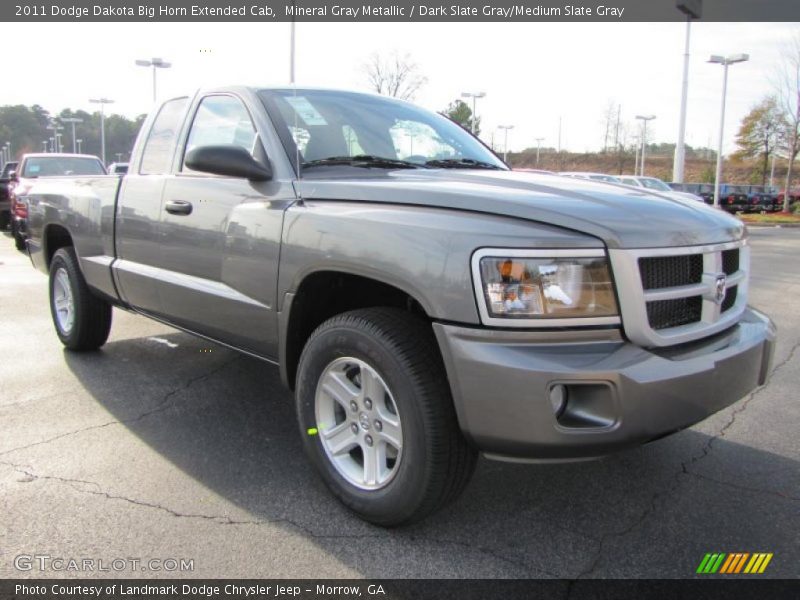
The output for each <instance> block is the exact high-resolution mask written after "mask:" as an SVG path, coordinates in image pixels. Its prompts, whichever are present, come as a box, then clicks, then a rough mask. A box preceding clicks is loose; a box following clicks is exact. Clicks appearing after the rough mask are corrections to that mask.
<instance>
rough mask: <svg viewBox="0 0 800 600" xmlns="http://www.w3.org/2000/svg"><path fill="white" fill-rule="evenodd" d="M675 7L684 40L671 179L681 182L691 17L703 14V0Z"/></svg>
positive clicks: (685, 0) (686, 0) (678, 2)
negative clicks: (681, 18)
mask: <svg viewBox="0 0 800 600" xmlns="http://www.w3.org/2000/svg"><path fill="white" fill-rule="evenodd" d="M675 7H676V8H677V9H678V10H679V11H681V12H682V13H683V14H685V15H686V41H685V43H684V46H683V85H682V87H681V113H680V117H679V118H678V141H677V143H676V144H675V159H674V161H673V163H672V181H674V182H675V183H683V176H684V166H685V162H686V144H685V138H686V101H687V96H688V93H689V41H690V39H691V32H692V19H700V18H701V17H702V16H703V0H676V2H675Z"/></svg>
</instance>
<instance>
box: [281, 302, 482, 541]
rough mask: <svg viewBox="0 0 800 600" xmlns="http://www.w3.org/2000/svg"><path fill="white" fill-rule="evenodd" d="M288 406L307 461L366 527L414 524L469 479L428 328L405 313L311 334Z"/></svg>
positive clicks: (467, 453)
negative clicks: (368, 524)
mask: <svg viewBox="0 0 800 600" xmlns="http://www.w3.org/2000/svg"><path fill="white" fill-rule="evenodd" d="M296 398H297V412H298V419H299V422H300V428H301V433H302V435H303V440H304V445H305V449H306V453H307V454H308V456H309V458H310V459H311V461H312V462H313V463H314V465H315V467H316V468H317V470H318V471H319V473H320V475H321V476H322V478H323V480H324V481H325V483H326V484H327V485H328V487H329V488H330V489H331V491H332V492H333V493H334V494H335V495H336V497H337V498H339V500H341V501H342V502H343V503H344V504H345V505H346V506H347V507H348V508H350V509H351V510H353V511H354V512H356V513H357V514H358V515H359V516H361V517H362V518H363V519H365V520H367V521H370V522H372V523H375V524H377V525H383V526H395V525H401V524H406V523H411V522H414V521H418V520H420V519H422V518H424V517H425V516H427V515H429V514H431V513H432V512H434V511H436V510H438V509H439V508H441V507H443V506H444V505H445V504H447V503H449V502H450V501H452V500H454V499H455V498H456V497H458V495H459V494H460V493H461V492H462V490H463V489H464V487H466V485H467V483H468V482H469V479H470V477H471V475H472V472H473V471H474V468H475V463H476V459H477V452H476V451H475V450H474V449H473V448H471V447H470V446H469V445H468V444H467V442H466V440H465V439H464V437H463V435H462V434H461V431H460V429H459V427H458V422H457V420H456V415H455V409H454V407H453V401H452V398H451V396H450V388H449V385H448V383H447V377H446V374H445V371H444V366H443V364H442V359H441V356H440V355H439V351H438V348H437V346H436V341H435V338H434V337H433V333H432V332H431V328H430V324H429V323H427V322H426V321H424V320H423V319H420V318H418V317H415V316H413V315H410V314H409V313H406V312H404V311H401V310H397V309H392V308H370V309H363V310H356V311H352V312H349V313H344V314H342V315H338V316H336V317H333V318H331V319H329V320H328V321H326V322H325V323H323V324H322V325H320V327H319V328H318V329H317V330H316V331H315V332H314V333H313V334H312V336H311V338H310V339H309V341H308V343H307V344H306V347H305V349H304V350H303V354H302V356H301V358H300V364H299V368H298V377H297V390H296Z"/></svg>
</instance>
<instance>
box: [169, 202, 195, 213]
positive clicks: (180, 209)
mask: <svg viewBox="0 0 800 600" xmlns="http://www.w3.org/2000/svg"><path fill="white" fill-rule="evenodd" d="M165 210H166V211H167V212H168V213H170V214H171V215H190V214H192V203H191V202H186V201H185V200H167V202H166V204H165Z"/></svg>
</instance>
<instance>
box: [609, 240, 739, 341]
mask: <svg viewBox="0 0 800 600" xmlns="http://www.w3.org/2000/svg"><path fill="white" fill-rule="evenodd" d="M734 248H738V249H739V261H738V263H739V264H738V267H739V269H738V270H737V271H735V272H733V273H730V274H725V273H724V271H723V255H722V253H723V252H724V251H725V250H731V249H734ZM608 254H609V258H610V260H611V268H612V270H613V273H614V279H615V280H616V284H617V294H618V296H619V298H618V299H619V305H620V313H621V315H622V326H623V328H624V330H625V335H627V336H628V338H629V339H630V340H631V341H632V342H634V343H636V344H639V345H641V346H650V347H652V346H672V345H675V344H683V343H686V342H691V341H693V340H697V339H700V338H703V337H707V336H709V335H713V334H715V333H718V332H720V331H723V330H725V329H727V328H728V327H730V326H731V325H733V324H735V323H736V322H737V321H738V320H739V319H740V318H741V316H742V313H743V312H744V310H745V308H746V307H747V287H748V281H749V277H750V248H749V246H748V245H747V240H746V239H743V240H738V241H735V242H728V243H723V244H710V245H704V246H680V247H675V248H637V249H627V250H612V249H609V251H608ZM687 254H702V255H703V272H702V275H701V278H700V281H698V282H697V283H693V284H690V285H682V286H679V287H668V288H658V289H651V290H645V289H644V287H643V284H642V276H641V272H640V268H639V259H640V258H650V257H662V256H683V255H687ZM726 262H727V261H726ZM726 266H727V265H726ZM722 275H725V289H726V292H727V293H728V294H730V293H732V290H731V288H733V287H736V288H737V289H736V299H735V302H733V304H732V305H731V306H730V307H729V308H728V307H726V310H725V311H724V312H723V311H722V302H720V301H718V300H717V298H716V292H717V282H718V278H719V277H720V276H722ZM692 296H702V308H701V311H700V320H699V321H697V322H694V323H689V324H686V325H680V326H677V327H668V328H665V329H654V328H653V327H652V326H651V325H650V321H649V319H648V315H647V303H648V302H654V301H658V300H672V299H676V298H689V297H692Z"/></svg>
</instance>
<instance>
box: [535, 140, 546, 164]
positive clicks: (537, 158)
mask: <svg viewBox="0 0 800 600" xmlns="http://www.w3.org/2000/svg"><path fill="white" fill-rule="evenodd" d="M534 139H535V140H536V168H539V146H541V145H542V142H543V141H544V138H534Z"/></svg>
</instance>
